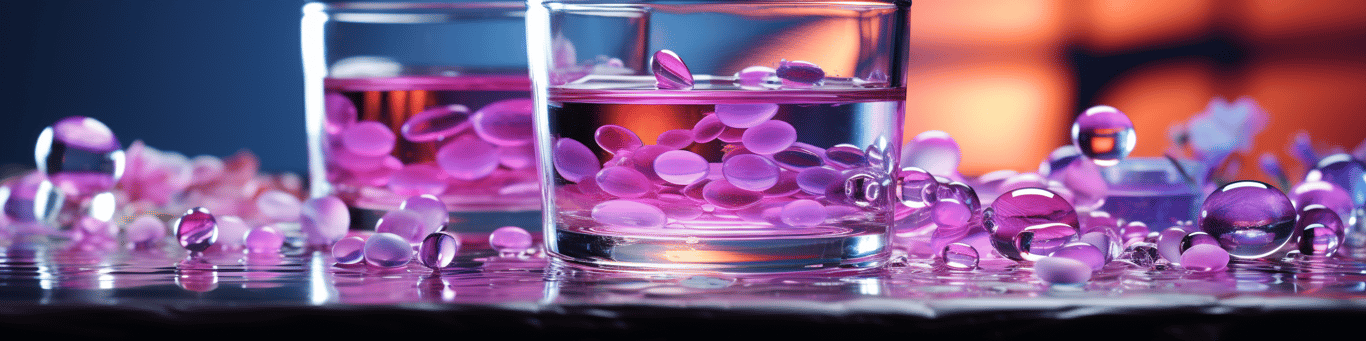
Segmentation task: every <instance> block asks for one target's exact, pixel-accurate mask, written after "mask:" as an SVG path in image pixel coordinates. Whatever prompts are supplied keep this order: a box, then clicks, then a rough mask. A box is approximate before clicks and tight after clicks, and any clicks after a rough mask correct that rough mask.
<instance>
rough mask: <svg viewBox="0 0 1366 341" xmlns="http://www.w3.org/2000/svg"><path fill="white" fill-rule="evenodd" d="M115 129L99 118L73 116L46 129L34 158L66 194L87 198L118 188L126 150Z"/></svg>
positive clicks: (36, 148)
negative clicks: (115, 133) (116, 186)
mask: <svg viewBox="0 0 1366 341" xmlns="http://www.w3.org/2000/svg"><path fill="white" fill-rule="evenodd" d="M122 148H123V145H122V144H120V143H119V140H118V138H117V137H115V136H114V132H113V131H112V130H110V129H109V127H108V126H105V125H104V123H102V122H100V121H99V120H96V119H93V118H89V117H84V116H70V117H67V118H63V119H61V120H58V121H57V122H56V123H53V124H52V125H51V126H48V127H47V128H44V129H43V131H42V133H40V134H39V135H38V141H37V144H36V146H35V148H34V157H35V159H36V161H37V164H38V171H39V172H41V173H43V174H47V180H48V181H51V183H52V185H53V186H54V187H55V188H58V189H60V190H61V191H62V192H63V193H65V195H66V196H68V197H71V198H75V199H80V200H84V199H85V198H86V197H88V196H90V195H94V194H96V193H100V192H104V191H107V190H109V189H110V188H113V187H114V184H116V183H118V181H119V178H120V177H121V176H122V175H123V168H124V161H125V160H124V152H123V149H122Z"/></svg>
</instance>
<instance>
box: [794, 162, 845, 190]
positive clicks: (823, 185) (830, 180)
mask: <svg viewBox="0 0 1366 341" xmlns="http://www.w3.org/2000/svg"><path fill="white" fill-rule="evenodd" d="M843 180H844V179H843V178H842V177H841V176H840V171H837V170H834V169H830V168H826V167H816V168H807V169H804V170H802V171H801V172H798V173H797V186H798V187H801V189H802V192H806V193H807V194H812V195H825V192H826V191H828V190H829V189H831V188H834V187H835V186H836V185H840V184H843V182H841V181H843Z"/></svg>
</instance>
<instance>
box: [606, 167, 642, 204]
mask: <svg viewBox="0 0 1366 341" xmlns="http://www.w3.org/2000/svg"><path fill="white" fill-rule="evenodd" d="M594 180H596V181H597V184H598V187H600V188H602V191H603V192H607V194H611V195H615V196H618V197H622V198H639V197H640V196H642V195H645V194H646V193H650V191H651V190H653V189H654V184H652V183H651V182H650V179H649V178H646V177H645V175H644V174H641V173H640V171H637V170H635V169H634V168H630V167H621V166H616V167H607V168H603V169H602V171H599V172H598V174H597V176H596V177H595V178H594Z"/></svg>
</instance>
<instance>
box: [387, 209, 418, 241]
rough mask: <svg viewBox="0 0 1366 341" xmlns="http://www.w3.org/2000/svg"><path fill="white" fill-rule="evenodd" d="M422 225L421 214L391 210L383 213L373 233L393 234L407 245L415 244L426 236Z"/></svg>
mask: <svg viewBox="0 0 1366 341" xmlns="http://www.w3.org/2000/svg"><path fill="white" fill-rule="evenodd" d="M424 223H425V219H424V218H423V217H422V214H419V213H417V212H413V211H409V210H393V211H389V212H385V213H384V216H381V217H380V218H379V221H378V222H376V223H375V232H379V233H390V234H394V235H396V236H399V237H403V239H404V240H407V241H408V242H409V243H412V244H417V243H419V242H422V237H425V236H426V235H427V234H426V232H427V227H426V225H425V224H424Z"/></svg>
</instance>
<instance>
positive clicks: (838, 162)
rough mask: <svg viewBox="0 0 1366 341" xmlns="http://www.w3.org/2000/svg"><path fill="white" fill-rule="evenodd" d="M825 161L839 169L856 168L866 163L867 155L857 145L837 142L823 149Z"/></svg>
mask: <svg viewBox="0 0 1366 341" xmlns="http://www.w3.org/2000/svg"><path fill="white" fill-rule="evenodd" d="M825 163H826V164H827V165H830V166H831V167H835V168H839V169H849V168H857V167H863V166H864V165H867V164H868V156H867V155H866V154H864V153H863V149H859V147H858V146H855V145H852V144H837V145H835V146H834V147H830V148H829V149H826V150H825Z"/></svg>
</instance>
